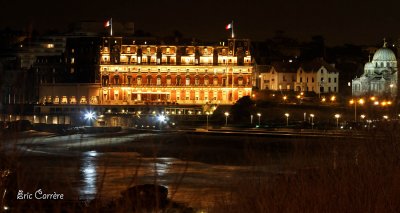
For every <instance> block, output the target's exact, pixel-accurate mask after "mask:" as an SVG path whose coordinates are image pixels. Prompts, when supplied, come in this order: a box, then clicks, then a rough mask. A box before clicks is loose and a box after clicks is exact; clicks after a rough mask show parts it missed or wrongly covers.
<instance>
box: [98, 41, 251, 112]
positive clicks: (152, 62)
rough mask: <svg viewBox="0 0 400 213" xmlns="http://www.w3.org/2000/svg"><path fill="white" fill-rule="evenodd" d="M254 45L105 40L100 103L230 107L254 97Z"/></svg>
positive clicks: (245, 42)
mask: <svg viewBox="0 0 400 213" xmlns="http://www.w3.org/2000/svg"><path fill="white" fill-rule="evenodd" d="M249 45H250V41H249V40H246V39H229V40H228V43H227V45H224V44H223V43H221V45H218V46H216V45H163V44H162V45H152V44H147V42H141V43H140V44H139V42H136V41H135V40H134V39H129V38H122V37H104V38H103V39H102V44H101V47H100V85H101V88H100V91H99V96H100V97H99V103H100V104H101V105H175V104H179V105H204V104H222V105H229V104H233V103H234V102H236V101H237V100H238V99H239V98H241V97H242V96H246V95H251V88H252V84H251V75H252V71H253V70H252V69H253V67H252V58H251V55H250V49H249Z"/></svg>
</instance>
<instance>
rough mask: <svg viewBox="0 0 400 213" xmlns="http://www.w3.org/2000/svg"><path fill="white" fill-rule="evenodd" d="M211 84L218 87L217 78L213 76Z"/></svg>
mask: <svg viewBox="0 0 400 213" xmlns="http://www.w3.org/2000/svg"><path fill="white" fill-rule="evenodd" d="M213 84H214V85H218V77H217V76H214V80H213Z"/></svg>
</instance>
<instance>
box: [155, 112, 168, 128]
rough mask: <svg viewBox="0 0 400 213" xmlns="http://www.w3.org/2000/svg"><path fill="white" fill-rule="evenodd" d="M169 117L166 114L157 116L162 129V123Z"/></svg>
mask: <svg viewBox="0 0 400 213" xmlns="http://www.w3.org/2000/svg"><path fill="white" fill-rule="evenodd" d="M166 119H167V118H166V117H165V116H164V115H159V116H157V120H158V121H159V122H160V130H161V129H162V124H163V123H164V121H165V120H166Z"/></svg>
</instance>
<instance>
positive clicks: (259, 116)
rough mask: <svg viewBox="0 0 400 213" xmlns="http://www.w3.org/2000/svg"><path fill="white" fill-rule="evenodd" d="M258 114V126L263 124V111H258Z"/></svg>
mask: <svg viewBox="0 0 400 213" xmlns="http://www.w3.org/2000/svg"><path fill="white" fill-rule="evenodd" d="M257 116H258V126H260V125H261V113H257Z"/></svg>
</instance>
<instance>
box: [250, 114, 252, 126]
mask: <svg viewBox="0 0 400 213" xmlns="http://www.w3.org/2000/svg"><path fill="white" fill-rule="evenodd" d="M250 124H251V125H253V115H250Z"/></svg>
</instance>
